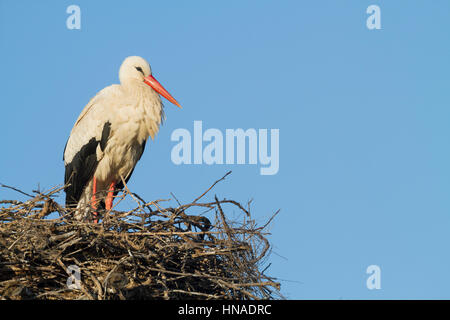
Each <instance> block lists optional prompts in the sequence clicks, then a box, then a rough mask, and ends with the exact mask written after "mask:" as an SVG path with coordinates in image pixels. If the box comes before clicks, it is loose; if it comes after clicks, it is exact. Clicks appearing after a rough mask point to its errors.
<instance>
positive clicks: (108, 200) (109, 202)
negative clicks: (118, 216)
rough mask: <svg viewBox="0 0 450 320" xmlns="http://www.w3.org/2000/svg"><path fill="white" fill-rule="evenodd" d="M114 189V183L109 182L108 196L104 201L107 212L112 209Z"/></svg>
mask: <svg viewBox="0 0 450 320" xmlns="http://www.w3.org/2000/svg"><path fill="white" fill-rule="evenodd" d="M115 187H116V182H115V181H113V182H111V184H110V185H109V188H108V195H107V196H106V200H105V206H106V210H107V211H110V210H111V209H112V206H113V201H114V190H115Z"/></svg>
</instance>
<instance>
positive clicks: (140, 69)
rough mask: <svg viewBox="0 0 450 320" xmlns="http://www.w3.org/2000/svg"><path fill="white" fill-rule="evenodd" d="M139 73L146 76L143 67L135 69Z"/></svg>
mask: <svg viewBox="0 0 450 320" xmlns="http://www.w3.org/2000/svg"><path fill="white" fill-rule="evenodd" d="M135 68H136V70H137V71H139V72H140V73H142V75H144V71H142V68H141V67H135Z"/></svg>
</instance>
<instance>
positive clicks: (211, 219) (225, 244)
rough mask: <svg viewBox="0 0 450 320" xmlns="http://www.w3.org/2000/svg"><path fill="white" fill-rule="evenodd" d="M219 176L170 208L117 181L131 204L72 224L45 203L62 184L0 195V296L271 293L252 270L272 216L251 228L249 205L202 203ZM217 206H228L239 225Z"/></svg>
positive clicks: (259, 261)
mask: <svg viewBox="0 0 450 320" xmlns="http://www.w3.org/2000/svg"><path fill="white" fill-rule="evenodd" d="M227 175H228V174H227ZM227 175H225V176H224V177H223V178H222V179H220V180H218V181H216V182H215V183H214V184H213V185H212V186H211V187H210V188H209V189H207V190H206V191H205V192H204V193H203V194H201V195H200V196H199V197H198V198H197V199H195V200H194V201H192V202H191V203H188V204H181V203H178V200H176V198H175V200H176V201H177V205H176V206H174V207H169V206H165V204H166V202H165V201H167V200H156V201H151V202H146V201H144V200H143V199H141V198H140V197H139V196H138V195H136V194H134V193H131V192H130V191H129V189H128V188H127V187H126V188H125V190H124V191H123V193H122V194H120V196H119V198H120V199H118V201H116V202H120V200H123V199H124V198H126V197H132V199H133V200H134V201H135V202H136V204H137V205H136V207H135V208H134V209H133V210H130V211H127V212H124V211H115V210H112V211H111V212H99V214H101V216H102V219H101V221H100V223H98V224H93V223H91V222H88V221H77V220H76V219H74V218H73V215H74V212H73V210H69V209H66V208H64V207H62V206H60V205H59V204H58V203H57V202H56V201H55V197H56V196H57V195H58V194H59V193H60V192H61V190H62V189H63V187H61V188H54V189H52V190H50V191H48V192H37V191H35V194H33V195H28V194H27V195H28V196H29V197H30V198H29V200H27V201H23V202H22V201H16V200H1V201H0V299H102V300H104V299H238V300H247V299H273V298H278V297H281V295H280V293H279V284H278V283H277V282H275V281H274V279H273V278H271V277H269V276H267V275H265V274H264V271H265V270H261V269H262V268H263V264H264V263H265V259H264V258H265V257H266V256H267V254H268V252H269V251H270V245H269V242H268V240H267V239H266V236H267V232H266V231H265V228H266V226H267V225H268V223H269V222H270V221H271V220H272V218H273V217H274V216H275V215H274V216H273V217H272V218H271V219H270V220H269V221H268V222H267V223H266V224H265V225H263V226H257V225H256V223H255V221H254V220H252V219H251V215H250V210H249V207H250V204H248V205H247V208H244V206H242V205H241V204H240V203H238V202H236V201H233V200H227V199H223V200H219V199H218V198H217V196H215V197H214V199H213V200H212V201H205V200H204V198H205V195H206V194H207V193H208V192H209V191H210V190H211V189H212V188H213V187H214V185H215V184H216V183H218V182H219V181H221V180H223V179H224V178H225V177H226V176H227ZM2 186H3V187H8V186H4V185H2ZM8 188H11V187H8ZM12 189H14V188H12ZM15 190H16V191H19V192H21V193H23V192H22V191H20V190H17V189H15ZM55 212H57V213H58V214H56V213H55ZM225 212H233V213H234V216H235V215H236V212H238V213H239V214H238V216H239V219H238V220H239V221H230V220H229V219H228V218H227V215H226V214H225ZM52 213H53V214H52ZM49 215H50V216H49ZM52 216H55V217H54V218H52Z"/></svg>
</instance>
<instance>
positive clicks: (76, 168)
mask: <svg viewBox="0 0 450 320" xmlns="http://www.w3.org/2000/svg"><path fill="white" fill-rule="evenodd" d="M110 132H111V123H110V122H106V123H105V125H104V126H103V131H102V137H101V140H100V141H97V140H96V139H95V138H91V139H90V140H89V142H88V143H87V144H85V145H84V146H83V147H82V148H81V149H80V150H79V151H78V152H77V153H76V154H75V156H74V157H73V159H72V161H71V162H70V163H68V164H67V165H66V168H65V175H64V184H70V185H69V186H68V187H66V188H65V189H64V191H65V192H66V206H67V207H76V206H77V204H78V201H80V198H81V195H82V194H83V191H84V188H85V187H86V185H87V184H88V183H89V181H90V180H91V179H92V177H93V175H94V173H95V169H97V165H98V160H97V146H98V145H100V148H101V150H102V151H104V150H105V148H106V144H107V142H108V138H109V134H110ZM66 146H67V143H66ZM64 150H65V148H64Z"/></svg>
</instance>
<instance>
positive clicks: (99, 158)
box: [63, 56, 181, 222]
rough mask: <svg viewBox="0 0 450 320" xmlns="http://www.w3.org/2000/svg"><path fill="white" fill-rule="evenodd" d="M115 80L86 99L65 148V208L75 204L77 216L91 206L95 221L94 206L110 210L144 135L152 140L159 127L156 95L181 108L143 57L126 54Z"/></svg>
mask: <svg viewBox="0 0 450 320" xmlns="http://www.w3.org/2000/svg"><path fill="white" fill-rule="evenodd" d="M119 79H120V85H117V84H115V85H111V86H109V87H106V88H104V89H103V90H101V91H100V92H99V93H98V94H97V95H96V96H95V97H94V98H92V99H91V101H89V103H88V104H87V105H86V107H85V108H84V109H83V111H82V112H81V114H80V116H79V117H78V119H77V121H76V122H75V125H74V126H73V128H72V132H71V133H70V136H69V139H68V140H67V143H66V147H65V148H64V156H63V160H64V165H65V177H64V183H65V184H67V185H68V186H67V187H66V188H65V192H66V206H67V207H71V208H77V210H76V217H77V218H78V219H82V218H87V217H88V213H89V212H90V211H91V210H90V209H91V208H92V211H93V213H94V222H97V219H98V217H97V209H98V206H100V207H102V208H105V209H106V210H111V208H112V204H113V196H114V195H115V194H116V193H117V191H118V190H120V189H122V188H123V187H124V185H123V182H122V178H123V179H125V181H126V182H127V181H128V179H130V177H131V174H132V173H133V170H134V167H135V166H136V163H137V162H138V161H139V159H140V158H141V156H142V153H143V152H144V148H145V143H146V142H147V139H148V137H149V136H150V137H151V138H152V139H154V137H155V135H156V134H157V132H158V130H159V126H160V124H161V121H162V119H163V117H164V111H163V104H162V102H161V98H160V96H159V94H160V95H162V96H163V97H165V98H166V99H167V100H169V101H170V102H172V103H173V104H175V105H177V106H178V107H180V108H181V106H180V105H179V103H178V102H177V101H176V100H175V99H174V98H173V97H172V96H171V95H170V94H169V93H168V92H167V91H166V90H165V89H164V88H163V86H162V85H161V84H160V83H159V82H158V81H156V79H155V78H154V77H153V76H152V70H151V68H150V65H149V64H148V62H147V61H145V60H144V59H143V58H141V57H137V56H132V57H128V58H126V59H125V60H124V61H123V63H122V65H121V67H120V70H119Z"/></svg>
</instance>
